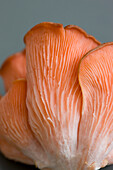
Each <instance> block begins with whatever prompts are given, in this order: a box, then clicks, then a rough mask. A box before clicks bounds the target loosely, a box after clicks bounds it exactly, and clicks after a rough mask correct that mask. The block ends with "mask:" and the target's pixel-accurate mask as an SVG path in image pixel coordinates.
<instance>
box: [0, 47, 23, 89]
mask: <svg viewBox="0 0 113 170" xmlns="http://www.w3.org/2000/svg"><path fill="white" fill-rule="evenodd" d="M0 76H1V77H2V78H3V81H4V85H5V90H6V91H8V89H9V88H10V87H11V86H12V83H13V81H15V80H16V79H19V78H26V50H25V49H24V50H23V51H21V52H18V53H15V54H13V55H11V56H9V57H8V58H7V59H6V60H5V62H4V63H3V64H2V66H1V68H0Z"/></svg>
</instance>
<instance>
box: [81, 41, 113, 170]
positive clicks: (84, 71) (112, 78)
mask: <svg viewBox="0 0 113 170" xmlns="http://www.w3.org/2000/svg"><path fill="white" fill-rule="evenodd" d="M78 76H79V83H80V86H81V90H82V96H83V106H82V114H81V121H80V128H79V142H78V143H79V146H78V151H79V152H80V153H82V157H81V159H80V162H79V168H80V169H85V168H84V167H85V166H84V164H85V163H86V167H87V166H89V167H92V169H97V168H101V167H104V166H106V165H107V164H109V163H113V160H112V162H111V157H112V158H113V154H112V152H111V153H110V151H111V149H112V148H113V144H112V141H113V43H106V44H103V45H101V46H99V47H97V48H96V49H95V50H92V51H91V52H89V53H88V54H86V55H85V56H84V57H83V58H82V60H81V62H80V66H79V73H78ZM109 153H110V155H109Z"/></svg>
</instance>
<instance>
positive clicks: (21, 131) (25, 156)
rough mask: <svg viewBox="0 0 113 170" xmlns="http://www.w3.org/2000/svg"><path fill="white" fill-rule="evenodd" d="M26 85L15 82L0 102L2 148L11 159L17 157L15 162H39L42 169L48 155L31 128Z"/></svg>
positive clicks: (0, 140) (22, 81)
mask: <svg viewBox="0 0 113 170" xmlns="http://www.w3.org/2000/svg"><path fill="white" fill-rule="evenodd" d="M26 85H27V84H26V80H24V79H23V80H17V81H15V82H14V83H13V84H12V87H11V88H10V89H9V90H8V92H7V94H6V95H5V96H4V97H2V98H1V100H0V147H1V151H2V152H3V153H4V155H5V156H7V157H8V158H10V159H12V158H14V157H15V160H17V161H21V160H23V161H22V162H24V163H28V162H29V164H34V163H36V164H38V161H39V165H40V164H41V165H40V167H43V164H44V166H45V164H46V153H45V152H44V150H43V148H42V147H41V145H40V144H39V142H38V141H37V140H36V139H35V137H34V136H33V133H32V131H31V128H30V126H29V122H28V112H27V108H26V90H27V89H26V88H27V87H26ZM9 146H10V148H9ZM11 149H12V152H11V153H9V152H10V150H11ZM43 160H45V162H44V163H43Z"/></svg>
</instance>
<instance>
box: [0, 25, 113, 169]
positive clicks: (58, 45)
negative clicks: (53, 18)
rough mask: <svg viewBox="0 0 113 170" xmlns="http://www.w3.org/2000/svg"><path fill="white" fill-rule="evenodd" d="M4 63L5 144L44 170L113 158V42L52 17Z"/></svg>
mask: <svg viewBox="0 0 113 170" xmlns="http://www.w3.org/2000/svg"><path fill="white" fill-rule="evenodd" d="M24 42H25V49H24V50H23V51H22V52H19V53H16V54H14V55H12V56H10V57H9V58H8V59H6V61H5V62H4V63H3V65H2V66H1V69H0V76H1V77H2V78H3V81H4V86H5V89H6V94H5V95H4V96H1V97H0V150H1V152H2V153H3V154H4V155H5V156H6V157H7V158H9V159H13V160H15V161H19V162H23V163H26V164H31V165H35V166H36V167H38V168H40V169H43V170H97V169H100V168H101V167H105V166H106V165H108V164H112V163H113V120H112V119H113V43H112V42H110V43H104V44H101V45H100V42H98V41H97V40H96V39H95V38H94V37H92V36H90V35H88V34H87V33H86V32H85V31H84V30H82V29H81V28H79V27H78V26H74V25H69V26H66V27H65V28H64V27H63V25H62V24H55V23H50V22H44V23H40V24H38V25H36V26H35V27H33V28H32V29H31V30H30V31H29V32H28V33H27V34H26V35H25V37H24Z"/></svg>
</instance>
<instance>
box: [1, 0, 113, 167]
mask: <svg viewBox="0 0 113 170" xmlns="http://www.w3.org/2000/svg"><path fill="white" fill-rule="evenodd" d="M43 21H51V22H56V23H62V24H63V25H64V26H65V25H69V24H73V25H78V26H80V27H81V28H83V29H84V30H85V31H86V32H87V33H88V34H92V35H93V36H94V37H95V38H96V39H97V40H99V41H100V42H101V43H104V42H110V41H113V0H0V66H1V64H2V63H3V61H4V60H5V59H6V58H7V56H9V55H10V54H12V53H15V52H17V51H20V50H21V49H23V48H24V43H23V37H24V35H25V33H26V32H27V31H28V30H29V29H30V28H32V27H33V26H34V25H36V24H38V23H40V22H43ZM0 94H4V88H3V83H2V80H1V79H0ZM15 169H16V170H19V169H21V170H35V168H34V167H29V166H26V165H22V164H19V163H14V162H13V161H9V160H7V159H5V158H4V157H3V156H2V155H0V170H15ZM104 169H105V170H110V169H111V170H113V166H109V167H107V168H104Z"/></svg>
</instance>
